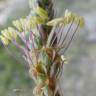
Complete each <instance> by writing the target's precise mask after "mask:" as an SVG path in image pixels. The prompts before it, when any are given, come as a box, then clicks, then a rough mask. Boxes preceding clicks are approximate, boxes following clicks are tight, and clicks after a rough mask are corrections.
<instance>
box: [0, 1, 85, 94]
mask: <svg viewBox="0 0 96 96" xmlns="http://www.w3.org/2000/svg"><path fill="white" fill-rule="evenodd" d="M29 5H30V9H31V11H30V14H29V15H28V16H27V17H26V18H21V19H19V20H15V21H13V27H8V29H4V30H3V31H1V36H0V39H1V41H2V42H3V45H4V46H5V47H7V46H10V43H12V44H13V45H15V46H16V48H18V49H19V51H20V53H21V54H22V57H23V58H24V59H25V60H26V62H27V64H28V66H29V74H30V76H31V77H32V79H33V80H34V82H35V85H36V87H35V88H34V90H33V95H34V96H62V94H61V92H60V89H59V87H58V82H59V78H60V76H61V75H60V74H61V73H62V70H63V65H64V64H66V63H67V61H66V58H65V56H64V55H65V52H66V50H67V49H68V47H69V45H70V43H71V41H72V40H73V37H74V35H75V33H76V32H77V29H78V28H79V27H83V26H84V20H83V18H82V17H81V16H79V15H78V14H75V13H72V12H70V11H68V10H65V13H64V15H63V16H62V17H59V18H56V13H55V8H54V1H53V0H30V1H29ZM74 25H75V27H73V28H72V26H74ZM65 27H67V30H66V32H65V31H64V28H65ZM73 29H74V30H73ZM70 32H71V34H70ZM64 33H65V34H64ZM68 37H69V38H68ZM67 38H68V40H67Z"/></svg>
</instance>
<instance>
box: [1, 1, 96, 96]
mask: <svg viewBox="0 0 96 96" xmlns="http://www.w3.org/2000/svg"><path fill="white" fill-rule="evenodd" d="M55 1H56V2H55V9H56V10H57V13H58V14H57V15H59V14H60V15H63V13H64V10H65V9H69V10H70V11H73V12H77V13H78V14H80V15H82V16H83V17H84V18H85V27H84V29H82V30H80V31H79V32H78V33H77V34H76V36H75V38H74V41H73V42H72V44H71V46H70V48H69V49H68V50H67V52H66V57H67V59H68V61H69V64H67V65H64V72H63V74H62V77H61V83H60V84H62V85H63V86H61V87H62V88H61V89H62V92H63V93H64V96H96V0H55ZM29 11H30V9H29V6H28V0H0V30H2V29H4V28H7V27H8V26H11V25H12V24H11V22H12V20H15V19H18V18H20V17H25V16H27V15H28V14H29ZM11 51H12V54H11V55H9V53H8V51H7V50H6V49H4V47H2V44H0V96H19V94H20V96H32V88H33V86H34V85H33V81H32V80H31V78H30V77H29V75H28V70H27V68H26V64H25V63H24V62H23V60H22V59H21V57H20V56H19V55H18V53H17V52H14V51H13V49H11ZM15 53H16V58H14V57H12V55H14V54H15Z"/></svg>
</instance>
